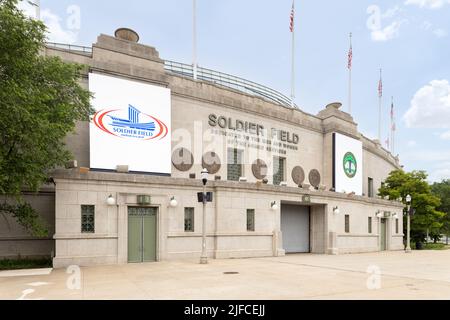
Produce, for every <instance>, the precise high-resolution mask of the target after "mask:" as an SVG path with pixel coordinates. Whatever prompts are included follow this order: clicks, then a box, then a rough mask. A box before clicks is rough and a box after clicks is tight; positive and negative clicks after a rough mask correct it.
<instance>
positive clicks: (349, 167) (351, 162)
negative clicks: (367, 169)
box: [342, 152, 358, 178]
mask: <svg viewBox="0 0 450 320" xmlns="http://www.w3.org/2000/svg"><path fill="white" fill-rule="evenodd" d="M342 164H343V167H344V172H345V175H346V176H347V177H349V178H353V177H355V175H356V172H357V171H358V163H357V162H356V158H355V155H354V154H353V153H351V152H347V153H346V154H345V156H344V159H343V161H342Z"/></svg>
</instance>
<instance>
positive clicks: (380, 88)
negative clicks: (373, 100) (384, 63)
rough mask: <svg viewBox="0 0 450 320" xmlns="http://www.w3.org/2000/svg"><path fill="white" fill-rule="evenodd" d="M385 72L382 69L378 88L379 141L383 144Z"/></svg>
mask: <svg viewBox="0 0 450 320" xmlns="http://www.w3.org/2000/svg"><path fill="white" fill-rule="evenodd" d="M382 77H383V70H382V69H380V83H379V87H378V91H379V92H378V98H379V99H378V141H380V142H381V103H382V101H381V99H382V97H383V78H382Z"/></svg>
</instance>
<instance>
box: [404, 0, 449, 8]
mask: <svg viewBox="0 0 450 320" xmlns="http://www.w3.org/2000/svg"><path fill="white" fill-rule="evenodd" d="M446 3H450V0H406V1H405V5H415V6H419V7H420V8H427V9H439V8H442V7H443V6H444V5H445V4H446Z"/></svg>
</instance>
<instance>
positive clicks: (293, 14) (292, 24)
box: [289, 1, 295, 32]
mask: <svg viewBox="0 0 450 320" xmlns="http://www.w3.org/2000/svg"><path fill="white" fill-rule="evenodd" d="M294 19H295V8H294V1H292V10H291V20H290V21H291V22H290V24H289V30H291V32H294Z"/></svg>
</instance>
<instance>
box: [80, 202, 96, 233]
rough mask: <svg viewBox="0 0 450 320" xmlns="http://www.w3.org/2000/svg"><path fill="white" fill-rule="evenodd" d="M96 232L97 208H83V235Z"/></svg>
mask: <svg viewBox="0 0 450 320" xmlns="http://www.w3.org/2000/svg"><path fill="white" fill-rule="evenodd" d="M94 232H95V206H86V205H82V206H81V233H94Z"/></svg>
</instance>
